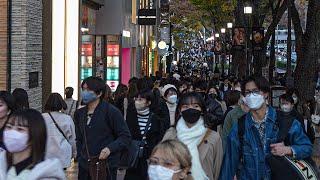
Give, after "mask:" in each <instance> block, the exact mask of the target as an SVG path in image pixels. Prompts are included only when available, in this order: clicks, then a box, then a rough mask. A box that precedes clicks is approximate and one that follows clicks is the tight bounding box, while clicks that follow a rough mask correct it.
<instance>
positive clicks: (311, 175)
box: [266, 112, 318, 180]
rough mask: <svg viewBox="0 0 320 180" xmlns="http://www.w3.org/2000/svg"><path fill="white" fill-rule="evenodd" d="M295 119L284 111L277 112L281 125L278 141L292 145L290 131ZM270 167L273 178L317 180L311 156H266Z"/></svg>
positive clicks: (279, 125) (278, 121) (279, 124)
mask: <svg viewBox="0 0 320 180" xmlns="http://www.w3.org/2000/svg"><path fill="white" fill-rule="evenodd" d="M293 121H294V119H292V118H290V117H287V116H286V115H285V114H284V113H282V112H277V120H276V124H277V125H278V127H279V134H278V141H277V142H284V144H285V145H286V146H288V145H290V143H289V140H288V139H287V137H288V132H289V130H290V128H291V126H292V123H293ZM266 161H267V162H268V164H269V166H270V169H271V178H272V179H273V180H283V179H290V180H317V179H318V178H317V176H318V174H317V171H316V169H315V168H313V167H316V166H315V163H314V162H313V160H312V159H311V157H308V158H305V159H301V160H297V159H294V158H292V157H289V156H274V155H270V156H268V157H267V158H266Z"/></svg>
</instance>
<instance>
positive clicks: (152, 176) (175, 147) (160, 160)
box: [148, 140, 193, 180]
mask: <svg viewBox="0 0 320 180" xmlns="http://www.w3.org/2000/svg"><path fill="white" fill-rule="evenodd" d="M148 165H149V168H148V175H149V180H181V179H182V180H193V178H192V176H191V175H189V171H190V169H191V155H190V152H189V150H188V147H187V146H186V145H184V144H183V143H181V142H180V141H178V140H166V141H163V142H161V143H159V144H158V145H157V146H156V147H155V148H154V149H153V151H152V153H151V156H150V159H148Z"/></svg>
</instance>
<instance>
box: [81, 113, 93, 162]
mask: <svg viewBox="0 0 320 180" xmlns="http://www.w3.org/2000/svg"><path fill="white" fill-rule="evenodd" d="M81 120H84V119H83V118H81V119H80V122H79V124H80V127H82V131H83V139H84V145H85V148H86V153H87V156H88V160H89V159H90V157H91V156H90V153H89V148H88V141H87V132H86V123H85V122H84V121H83V123H81ZM81 124H82V125H81Z"/></svg>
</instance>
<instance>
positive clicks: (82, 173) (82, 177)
mask: <svg viewBox="0 0 320 180" xmlns="http://www.w3.org/2000/svg"><path fill="white" fill-rule="evenodd" d="M78 170H79V171H78V180H91V178H90V175H89V171H88V170H87V169H85V168H82V167H81V166H80V165H79V168H78ZM107 172H108V171H107ZM106 180H117V168H110V173H108V177H107V179H106Z"/></svg>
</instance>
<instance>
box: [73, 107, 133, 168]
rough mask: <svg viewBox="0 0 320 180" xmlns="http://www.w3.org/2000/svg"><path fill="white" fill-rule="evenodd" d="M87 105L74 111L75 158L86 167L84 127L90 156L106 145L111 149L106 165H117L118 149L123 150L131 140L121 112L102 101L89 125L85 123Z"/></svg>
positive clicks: (112, 166) (96, 153) (97, 153)
mask: <svg viewBox="0 0 320 180" xmlns="http://www.w3.org/2000/svg"><path fill="white" fill-rule="evenodd" d="M87 112H88V108H87V106H85V107H83V108H81V109H79V110H77V111H76V112H75V115H74V118H75V127H76V141H77V160H78V162H79V166H81V167H82V168H84V169H87V168H88V161H87V160H88V156H87V152H86V146H85V139H84V128H85V132H86V133H85V134H86V137H87V145H88V149H89V153H90V156H98V155H99V154H100V152H101V150H102V149H104V148H105V147H108V148H109V149H110V151H111V154H110V156H109V157H108V165H109V167H111V168H114V167H117V166H118V162H119V159H120V151H122V150H124V149H125V148H126V147H127V146H128V145H129V143H130V142H131V135H130V132H129V129H128V126H127V124H126V122H125V120H124V118H123V116H122V114H121V112H120V111H119V110H118V109H117V108H116V107H114V106H113V105H111V104H109V103H107V102H105V101H102V102H100V103H99V104H98V106H97V107H96V109H95V111H94V113H93V115H92V118H91V121H90V123H89V125H87V119H88V118H87Z"/></svg>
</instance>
